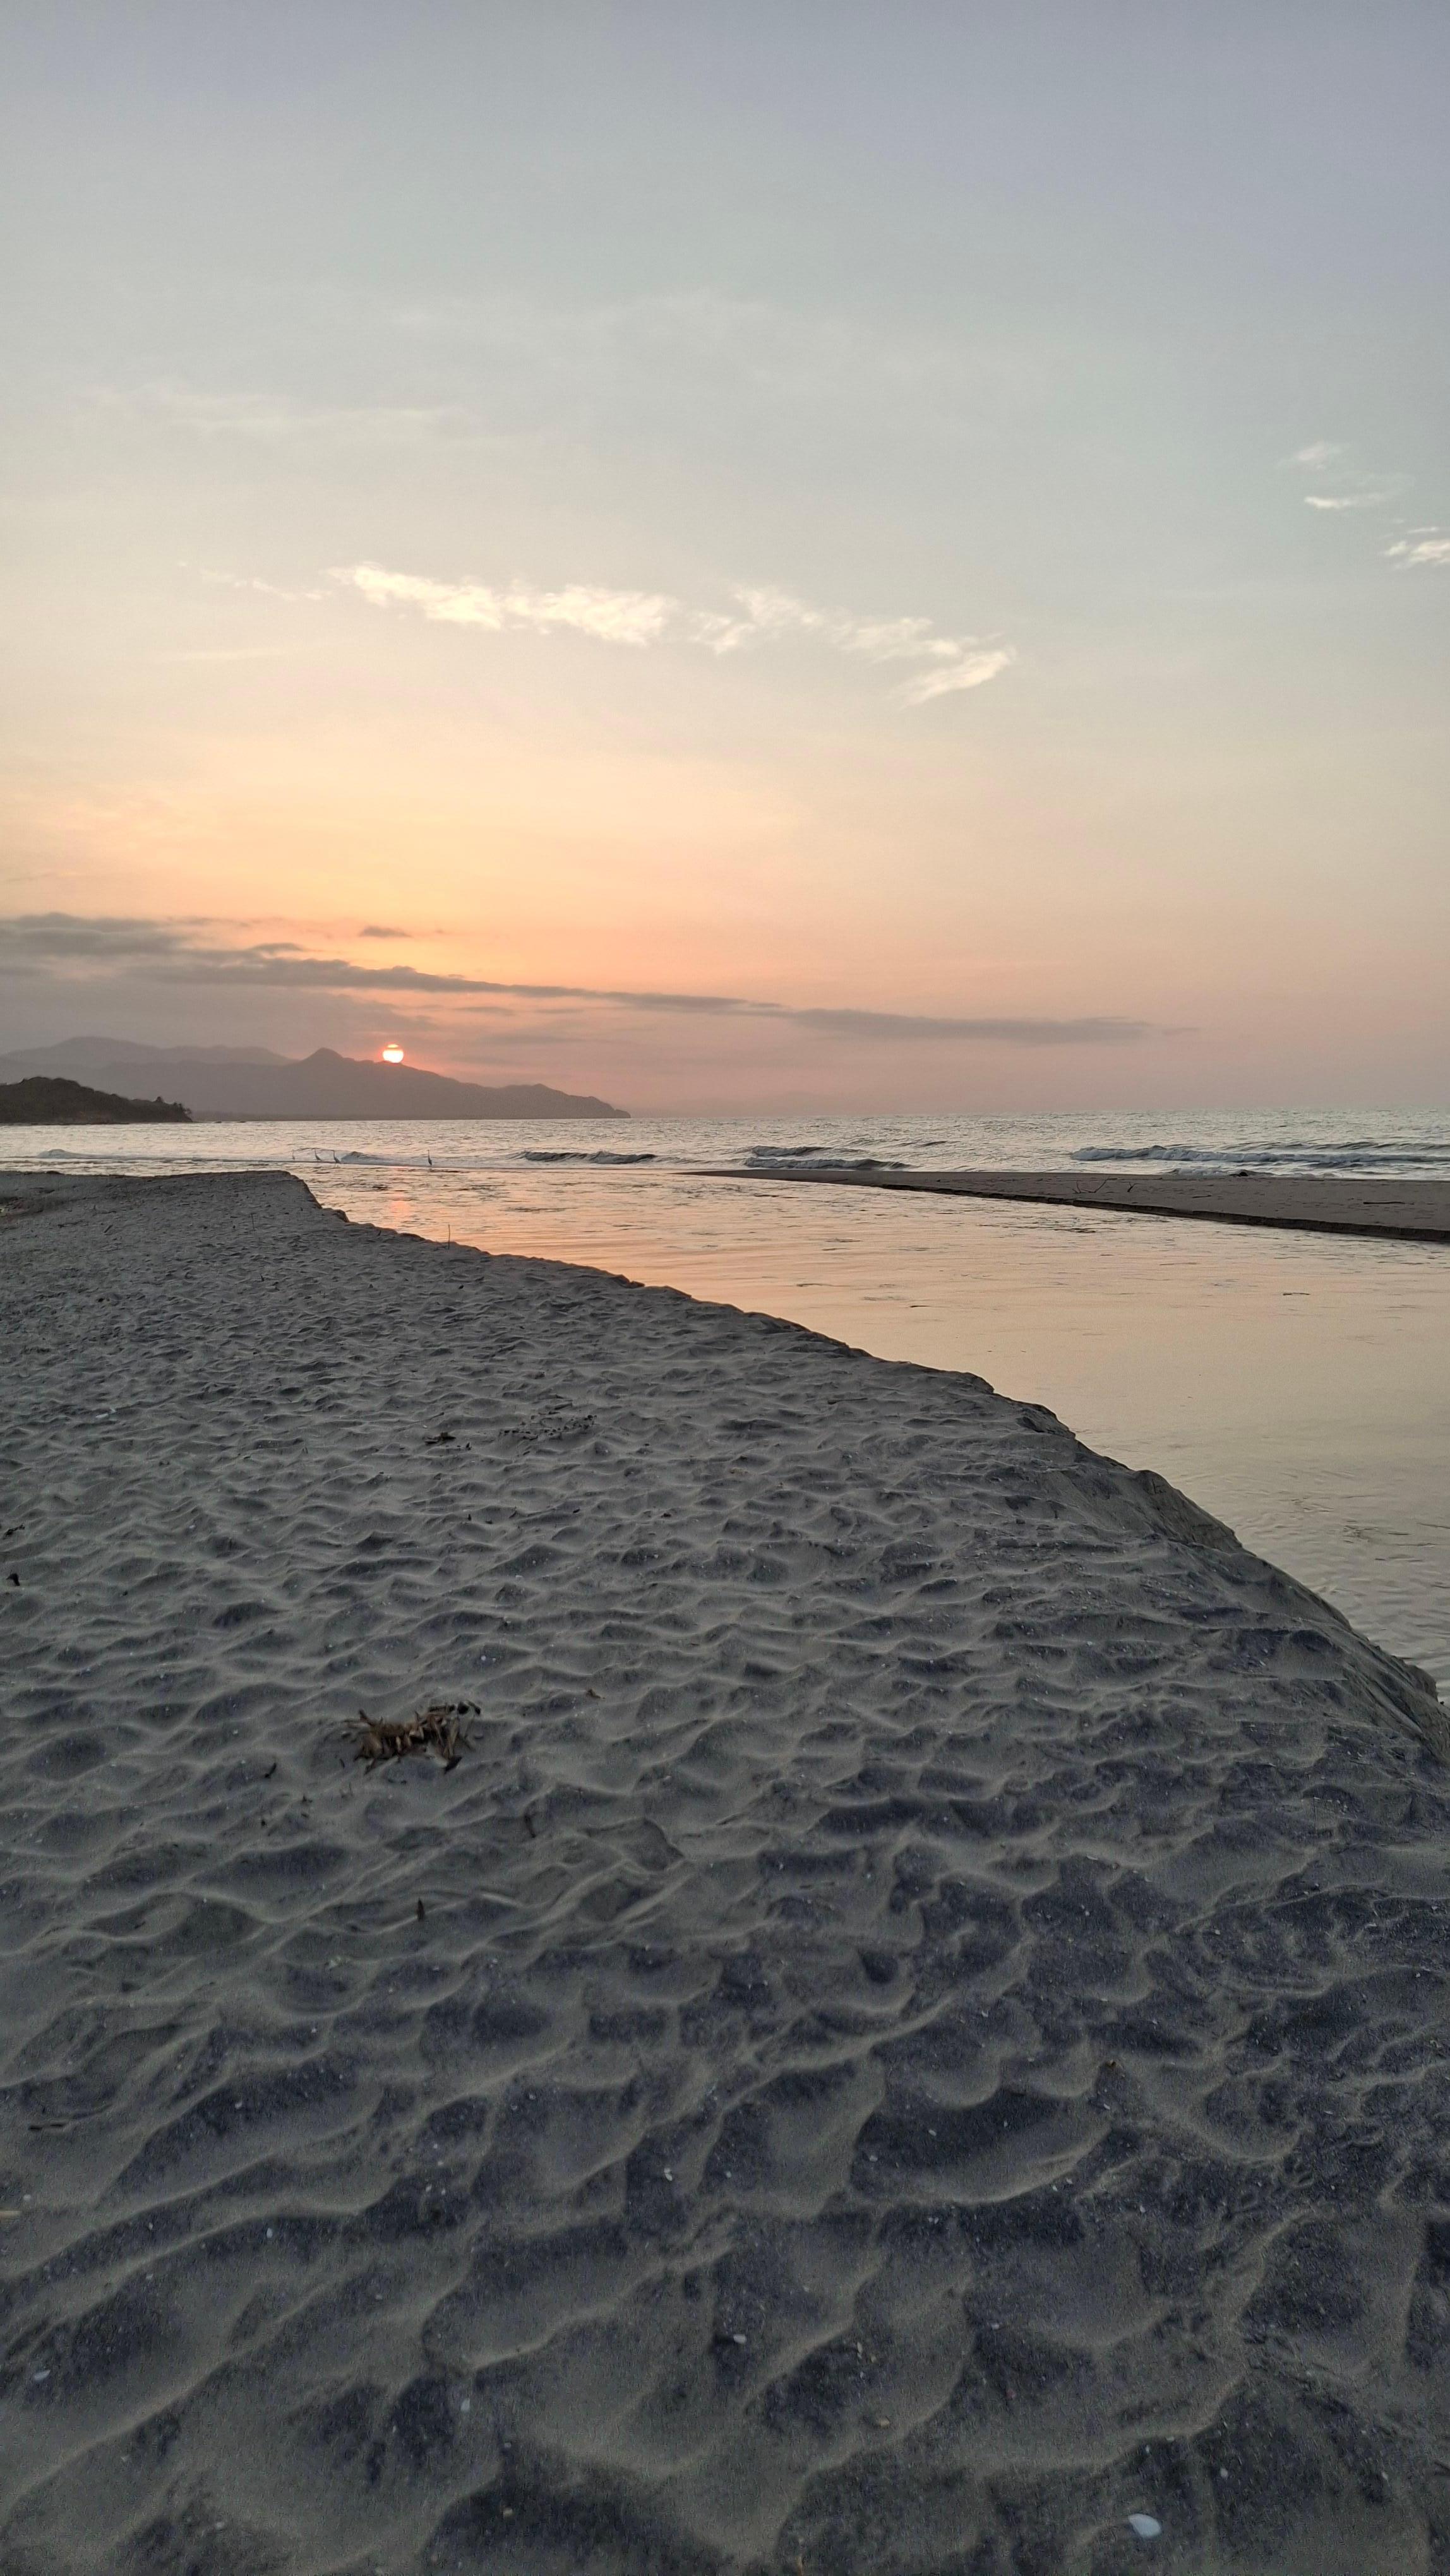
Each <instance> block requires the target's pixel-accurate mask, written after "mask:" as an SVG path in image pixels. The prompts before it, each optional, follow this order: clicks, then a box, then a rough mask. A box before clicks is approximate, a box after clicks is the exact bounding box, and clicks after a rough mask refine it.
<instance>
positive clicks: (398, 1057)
mask: <svg viewBox="0 0 1450 2576" xmlns="http://www.w3.org/2000/svg"><path fill="white" fill-rule="evenodd" d="M402 1061H403V1050H402V1048H401V1047H400V1046H397V1045H389V1046H385V1047H384V1049H383V1062H384V1064H401V1063H402Z"/></svg>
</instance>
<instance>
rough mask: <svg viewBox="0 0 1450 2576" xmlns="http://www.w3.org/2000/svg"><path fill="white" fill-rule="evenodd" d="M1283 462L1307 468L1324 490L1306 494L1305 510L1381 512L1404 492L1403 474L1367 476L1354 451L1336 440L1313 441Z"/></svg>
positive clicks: (1404, 480) (1291, 465) (1404, 479)
mask: <svg viewBox="0 0 1450 2576" xmlns="http://www.w3.org/2000/svg"><path fill="white" fill-rule="evenodd" d="M1280 461H1281V463H1282V464H1283V465H1284V466H1286V467H1307V468H1308V470H1309V471H1310V472H1311V473H1312V474H1313V475H1314V476H1315V477H1316V480H1317V481H1318V483H1319V485H1320V486H1321V488H1320V489H1319V490H1318V491H1315V492H1306V493H1305V495H1304V506H1305V508H1306V510H1327V511H1330V512H1333V513H1338V512H1339V511H1341V510H1381V509H1383V508H1384V505H1385V503H1386V502H1387V501H1393V500H1395V499H1396V498H1397V496H1398V495H1399V494H1400V493H1401V492H1403V490H1404V488H1405V483H1406V477H1405V476H1404V475H1403V474H1368V473H1366V472H1365V471H1364V469H1363V468H1362V467H1361V466H1359V465H1356V463H1355V462H1354V453H1353V450H1352V449H1351V448H1349V447H1346V446H1345V445H1344V444H1343V442H1342V441H1341V440H1339V439H1336V438H1315V439H1311V441H1310V443H1309V445H1308V446H1307V447H1297V448H1296V449H1295V450H1294V453H1293V455H1292V456H1285V457H1283V458H1282V459H1281V460H1280Z"/></svg>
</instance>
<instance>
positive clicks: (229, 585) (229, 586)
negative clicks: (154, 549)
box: [182, 563, 327, 600]
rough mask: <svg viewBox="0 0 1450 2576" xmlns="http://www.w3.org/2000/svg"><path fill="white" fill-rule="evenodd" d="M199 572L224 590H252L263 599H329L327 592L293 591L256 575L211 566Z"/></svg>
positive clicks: (204, 578) (183, 569)
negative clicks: (225, 570)
mask: <svg viewBox="0 0 1450 2576" xmlns="http://www.w3.org/2000/svg"><path fill="white" fill-rule="evenodd" d="M187 569H188V567H187V565H186V564H185V563H183V564H182V571H183V572H185V571H186V570H187ZM198 570H199V571H200V574H201V577H202V580H203V581H210V582H214V583H216V584H217V586H218V587H219V588H220V589H222V590H250V591H254V592H257V593H259V594H260V595H261V597H262V598H263V599H287V600H298V599H325V598H326V597H327V593H326V591H325V590H292V589H289V588H287V587H286V586H285V585H284V584H282V583H280V582H275V581H259V580H258V578H257V576H256V574H255V573H236V572H217V571H215V570H214V569H213V567H212V566H211V565H210V564H201V565H199V566H198Z"/></svg>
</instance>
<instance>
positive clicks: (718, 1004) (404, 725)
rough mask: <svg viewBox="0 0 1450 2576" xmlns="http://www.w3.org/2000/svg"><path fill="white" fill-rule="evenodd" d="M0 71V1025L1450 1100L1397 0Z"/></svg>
mask: <svg viewBox="0 0 1450 2576" xmlns="http://www.w3.org/2000/svg"><path fill="white" fill-rule="evenodd" d="M22 18H23V19H24V21H25V22H26V23H21V20H22ZM0 92H3V99H4V105H3V111H0V113H3V120H4V126H5V134H4V155H3V158H4V173H5V175H4V180H3V187H4V191H5V198H6V203H5V207H4V221H5V226H6V232H7V237H8V240H9V243H10V245H11V249H10V260H9V263H8V265H9V270H10V278H11V285H12V289H13V290H18V291H12V294H11V295H10V296H9V297H8V298H7V304H8V307H9V315H10V318H9V320H8V322H7V324H6V326H5V342H4V350H3V357H4V367H5V374H6V378H7V382H8V386H9V391H10V400H9V402H8V403H7V406H6V419H5V426H4V430H3V439H4V465H5V471H4V530H5V548H4V552H5V558H6V564H7V567H8V569H7V572H6V576H5V579H6V589H7V608H6V635H7V643H6V686H5V690H4V710H5V711H4V716H3V793H4V804H5V815H6V823H5V832H4V840H3V845H0V914H3V916H4V918H3V920H0V1013H3V1017H0V1048H5V1047H9V1048H17V1047H21V1046H24V1045H29V1044H39V1043H42V1042H45V1041H47V1040H50V1039H56V1038H61V1037H65V1036H69V1035H74V1034H80V1033H82V1032H91V1031H97V1032H102V1033H106V1034H114V1035H119V1036H125V1037H129V1038H149V1039H156V1040H158V1041H160V1042H163V1043H172V1044H174V1043H179V1042H182V1041H190V1040H198V1041H203V1042H207V1043H238V1044H240V1043H249V1042H251V1043H258V1044H262V1045H268V1046H273V1047H279V1048H282V1049H285V1050H286V1051H287V1052H289V1053H298V1054H300V1053H304V1052H306V1051H307V1050H308V1049H310V1048H311V1047H313V1046H316V1045H318V1044H323V1043H325V1044H329V1045H336V1046H340V1047H343V1048H345V1049H346V1050H347V1051H349V1052H352V1053H358V1054H362V1053H376V1052H377V1051H378V1050H379V1049H380V1048H381V1046H382V1045H383V1043H384V1042H385V1041H386V1040H390V1039H391V1040H395V1041H397V1042H398V1043H401V1044H402V1045H404V1046H405V1047H406V1049H407V1051H408V1054H409V1057H410V1059H412V1060H416V1061H419V1062H422V1063H429V1064H433V1065H436V1066H438V1067H439V1068H441V1069H443V1070H447V1071H453V1072H459V1073H467V1074H470V1075H472V1076H475V1077H478V1078H482V1079H485V1080H486V1079H489V1078H494V1077H496V1078H498V1079H506V1080H522V1079H530V1080H533V1079H539V1080H544V1081H553V1082H558V1083H560V1084H562V1085H564V1086H566V1087H570V1088H584V1089H588V1090H592V1091H599V1092H603V1093H605V1094H606V1095H607V1096H609V1097H610V1098H612V1099H615V1100H618V1101H620V1102H623V1103H625V1104H627V1105H629V1106H633V1107H637V1108H647V1107H651V1106H655V1107H661V1108H670V1107H678V1108H680V1109H698V1108H711V1107H714V1108H720V1109H722V1110H729V1109H731V1108H736V1107H739V1108H742V1109H744V1108H749V1107H756V1108H769V1107H777V1108H781V1109H789V1108H806V1107H820V1108H830V1107H837V1106H839V1107H843V1108H853V1109H854V1108H867V1109H870V1108H877V1109H887V1108H900V1109H915V1108H942V1107H960V1108H977V1107H995V1106H1001V1107H1013V1106H1039V1105H1040V1106H1046V1107H1059V1106H1060V1107H1071V1106H1074V1105H1081V1106H1084V1107H1102V1106H1117V1105H1134V1104H1138V1105H1143V1106H1164V1107H1169V1106H1184V1107H1188V1106H1193V1105H1198V1104H1202V1105H1214V1104H1229V1103H1245V1104H1248V1103H1258V1102H1263V1103H1275V1102H1285V1103H1289V1102H1298V1101H1302V1102H1305V1103H1309V1102H1324V1103H1329V1104H1335V1103H1342V1104H1353V1103H1356V1102H1363V1103H1365V1104H1366V1105H1369V1104H1394V1103H1396V1102H1405V1103H1432V1102H1436V1101H1443V1100H1444V1099H1445V1098H1446V1094H1447V1087H1450V1015H1447V1010H1446V980H1447V978H1446V970H1447V962H1450V902H1447V893H1446V888H1447V876H1450V870H1447V819H1446V818H1447V810H1450V807H1447V792H1446V791H1447V785H1450V757H1447V726H1446V680H1447V656H1446V633H1447V620H1450V455H1447V446H1446V427H1447V393H1450V341H1447V335H1446V313H1447V309H1450V294H1447V289H1450V277H1447V270H1450V185H1447V170H1450V152H1447V149H1446V144H1445V102H1446V98H1447V95H1450V15H1447V13H1446V11H1445V9H1444V8H1443V6H1441V5H1431V0H1426V4H1425V5H1423V6H1406V5H1402V0H1388V5H1382V6H1381V7H1379V8H1377V9H1374V10H1371V9H1368V8H1366V7H1365V6H1364V5H1363V0H1353V5H1336V0H1313V5H1310V0H1303V5H1283V0H1255V5H1252V6H1248V5H1244V6H1239V5H1234V0H1228V4H1227V5H1224V6H1221V7H1216V8H1214V9H1212V10H1208V9H1187V8H1181V7H1172V6H1168V7H1165V6H1163V5H1162V0H1063V5H1058V6H1042V7H1036V6H1033V5H1031V0H1025V5H1023V6H1021V7H1016V6H1014V7H1010V8H1003V7H1000V6H987V5H972V0H958V5H955V6H940V5H918V0H892V5H886V0H880V5H871V6H852V5H850V0H729V5H724V0H720V5H710V6H692V5H690V0H668V5H666V0H633V5H625V6H613V7H611V6H606V5H599V6H592V5H591V6H585V5H580V6H575V5H569V0H559V4H558V5H551V4H550V0H536V4H535V5H534V6H531V7H525V6H523V5H521V0H511V5H508V6H499V5H490V0H472V5H461V4H460V5H453V6H433V5H428V0H409V5H407V6H403V5H398V4H396V0H346V5H329V0H287V5H285V6H277V5H272V0H262V5H258V0H247V5H245V6H243V5H240V0H238V5H217V0H185V5H158V6H146V5H128V0H107V5H95V6H90V7H79V6H75V5H71V0H52V5H51V6H50V7H48V8H47V9H45V10H43V11H42V10H30V11H26V12H23V13H22V12H15V13H12V17H11V22H10V28H9V32H8V35H6V36H5V37H4V39H3V40H0Z"/></svg>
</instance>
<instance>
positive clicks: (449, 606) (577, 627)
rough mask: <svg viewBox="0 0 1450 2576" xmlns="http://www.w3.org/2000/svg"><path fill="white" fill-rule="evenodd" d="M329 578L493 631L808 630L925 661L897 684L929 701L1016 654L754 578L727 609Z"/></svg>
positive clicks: (714, 649) (368, 568)
mask: <svg viewBox="0 0 1450 2576" xmlns="http://www.w3.org/2000/svg"><path fill="white" fill-rule="evenodd" d="M331 579H332V580H334V581H337V582H342V583H345V584H347V585H349V586H350V587H351V588H352V589H354V590H356V591H358V592H360V593H361V595H362V597H363V598H364V599H366V600H368V601H369V602H370V603H371V605H372V606H373V607H374V608H390V607H405V608H412V609H416V610H418V611H419V612H420V613H421V614H422V615H423V616H424V617H427V618H431V619H433V620H435V621H436V622H438V623H440V624H443V625H449V626H475V627H481V628H483V629H484V630H485V632H487V633H489V634H494V635H498V634H504V633H506V632H508V631H510V630H513V631H516V632H517V631H520V630H523V631H531V632H533V633H535V634H547V633H550V632H554V631H558V630H560V629H564V628H571V629H572V630H573V631H574V632H575V633H576V634H580V635H589V636H592V637H594V638H595V639H596V640H597V641H598V642H600V643H604V644H629V645H633V646H635V647H642V646H645V645H650V644H661V643H669V642H675V643H684V644H694V645H699V646H702V647H703V648H704V649H705V650H706V651H708V652H711V653H714V654H717V655H721V654H727V653H738V652H740V651H742V650H743V649H745V648H746V647H749V646H756V645H761V644H768V643H774V642H779V641H781V640H782V639H784V638H787V637H791V636H804V637H809V638H811V639H813V640H814V641H815V642H817V643H820V644H823V645H825V646H826V647H827V648H828V649H829V650H831V651H832V652H837V653H846V654H852V655H855V656H857V657H858V658H860V659H863V660H865V661H868V662H882V663H885V662H918V663H922V664H925V665H926V666H928V667H926V668H925V669H923V670H921V671H919V672H917V673H916V674H914V675H913V677H912V678H911V679H909V680H907V681H905V682H903V683H902V684H901V685H900V686H899V687H898V688H897V689H896V690H895V691H894V693H893V694H894V695H895V697H896V698H897V700H898V702H899V703H900V704H901V705H903V706H924V705H925V704H926V702H927V701H928V699H930V698H939V697H945V696H946V695H947V694H948V692H949V691H952V690H956V689H978V688H981V687H982V686H983V685H984V683H985V682H986V681H988V680H994V679H996V677H997V675H998V673H999V672H1001V671H1005V670H1006V669H1007V668H1008V666H1009V664H1010V663H1012V662H1013V661H1015V659H1016V655H1015V653H1014V652H1013V650H1012V647H1011V646H1010V645H1007V644H995V643H983V642H982V641H981V640H980V639H979V638H978V637H976V636H973V635H948V634H944V633H943V632H942V631H941V630H940V629H939V628H938V627H936V626H934V625H933V623H932V621H931V619H930V618H928V617H895V618H881V617H859V616H852V615H849V614H847V613H846V612H845V611H843V610H837V609H825V608H816V607H813V606H812V605H811V603H810V602H809V601H808V600H803V599H797V598H796V597H795V595H794V593H793V592H791V591H787V590H779V589H775V588H772V587H770V586H761V585H751V584H748V583H741V584H737V585H735V586H734V587H732V589H731V590H730V591H729V593H728V594H727V596H728V597H729V599H730V601H731V605H730V607H729V608H728V609H704V608H690V607H688V606H687V605H686V604H685V603H684V602H683V601H681V600H678V599H673V598H671V597H670V596H669V594H668V593H666V592H663V591H640V590H608V589H604V588H601V587H600V586H598V585H597V584H593V583H587V582H570V583H568V584H566V585H565V587H564V588H563V589H561V590H537V589H534V588H533V587H532V586H531V585H529V584H527V583H523V582H511V583H509V584H508V585H507V586H506V587H496V586H495V585H493V584H490V583H486V582H479V581H471V580H465V581H437V580H434V579H432V578H431V577H430V576H428V575H425V574H422V573H407V572H389V571H388V570H387V569H386V568H385V567H384V566H383V565H381V564H372V563H359V564H339V565H335V566H334V567H333V570H332V573H331Z"/></svg>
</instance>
